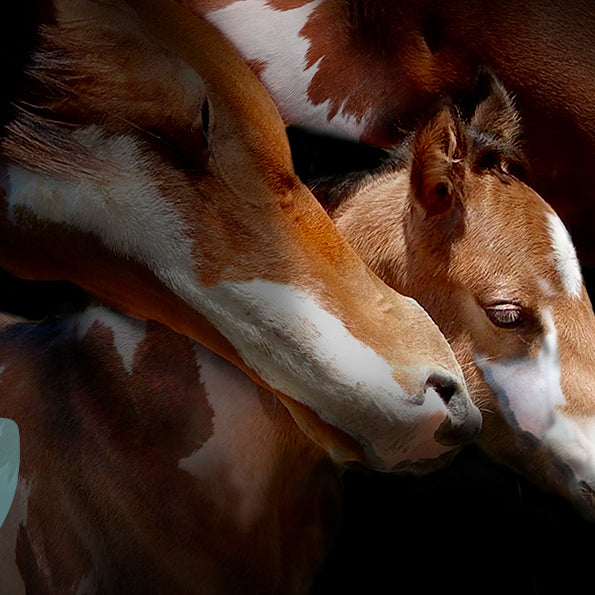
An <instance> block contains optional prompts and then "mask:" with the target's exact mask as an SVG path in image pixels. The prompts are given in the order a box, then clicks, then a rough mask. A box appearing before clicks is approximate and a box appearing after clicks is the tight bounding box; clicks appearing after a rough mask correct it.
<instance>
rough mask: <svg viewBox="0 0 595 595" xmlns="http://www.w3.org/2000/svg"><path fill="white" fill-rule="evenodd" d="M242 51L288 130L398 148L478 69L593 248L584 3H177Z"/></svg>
mask: <svg viewBox="0 0 595 595" xmlns="http://www.w3.org/2000/svg"><path fill="white" fill-rule="evenodd" d="M184 1H185V3H186V4H188V5H190V6H192V8H193V9H194V10H196V11H198V12H200V13H201V14H204V15H206V16H207V18H208V19H209V20H210V21H211V22H212V23H213V24H215V25H216V26H217V27H218V28H219V29H220V30H221V31H222V32H223V33H224V34H225V35H226V37H227V38H228V39H229V40H230V41H231V42H232V43H233V44H234V45H235V47H236V48H238V49H239V50H240V52H241V54H242V55H243V56H244V58H245V59H246V60H248V61H250V62H251V64H252V65H253V67H254V70H255V71H256V72H257V73H258V74H259V76H260V78H261V80H262V81H263V82H264V83H265V85H266V87H267V88H268V89H269V91H270V92H271V94H272V96H273V98H274V100H275V103H276V104H277V106H278V107H279V109H280V111H281V114H282V115H283V117H284V118H285V119H286V121H287V122H290V123H294V124H301V125H304V126H310V127H314V128H316V129H317V130H319V131H324V130H327V131H335V132H338V133H341V134H347V135H349V136H351V137H357V138H361V139H362V140H366V141H368V142H371V143H376V144H381V145H388V144H391V143H394V142H395V141H400V140H401V137H402V131H403V129H405V130H411V129H412V125H413V124H414V123H415V122H416V121H417V120H419V119H420V118H423V117H424V114H426V110H427V109H428V107H431V106H432V105H433V103H434V102H435V100H436V98H438V97H440V96H442V95H450V94H452V93H459V92H464V91H465V90H466V89H468V88H469V86H470V85H471V84H472V82H473V80H474V79H475V72H476V68H477V65H478V64H487V65H488V66H489V67H490V68H491V69H493V70H494V71H496V72H497V73H498V75H499V76H500V78H501V79H502V80H503V82H504V84H505V85H506V87H507V88H509V89H511V90H512V91H513V92H514V93H515V95H516V96H517V99H518V105H519V107H520V110H521V114H522V116H523V121H524V124H525V130H526V134H525V139H526V152H527V156H528V158H529V160H530V163H531V166H532V169H533V171H534V173H535V177H534V179H533V180H532V183H535V184H536V188H537V190H538V191H539V192H540V194H542V196H544V197H545V198H546V200H548V201H549V202H550V203H551V204H552V205H553V206H554V208H555V209H556V210H557V211H558V212H559V213H561V214H562V216H563V218H564V220H566V221H567V222H568V223H570V224H571V228H572V232H573V236H575V237H576V239H577V240H578V241H579V248H580V256H581V261H583V262H584V263H585V264H587V265H589V266H595V250H594V249H593V245H592V243H591V238H592V225H591V221H592V220H593V216H594V215H595V202H594V201H593V200H592V180H591V164H592V162H593V159H594V158H595V108H594V107H593V106H595V77H594V76H593V73H594V72H595V45H594V44H593V41H592V40H593V37H594V36H595V10H594V9H593V5H592V3H589V2H587V1H586V0H570V1H568V2H566V1H565V0H551V1H549V2H542V1H541V0H526V1H524V2H522V3H521V2H516V1H515V0H499V1H498V2H467V1H465V0H453V1H450V2H426V1H420V0H412V1H408V2H386V1H385V0H350V1H348V2H346V1H343V0H184Z"/></svg>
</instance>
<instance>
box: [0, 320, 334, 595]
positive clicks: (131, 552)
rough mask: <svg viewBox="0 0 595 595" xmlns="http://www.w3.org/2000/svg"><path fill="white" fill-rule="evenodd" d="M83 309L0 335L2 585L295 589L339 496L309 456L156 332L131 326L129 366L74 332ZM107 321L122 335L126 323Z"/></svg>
mask: <svg viewBox="0 0 595 595" xmlns="http://www.w3.org/2000/svg"><path fill="white" fill-rule="evenodd" d="M99 312H101V310H100V311H99ZM88 315H92V316H93V315H94V314H93V310H91V311H90V313H88V314H82V315H80V316H73V317H71V318H67V319H63V320H60V321H53V322H46V323H44V324H43V325H39V326H35V325H31V324H15V323H14V322H12V323H9V324H8V325H7V326H5V327H4V328H3V329H2V332H1V333H0V360H1V361H2V365H3V366H4V369H3V373H2V380H1V382H0V416H2V417H8V418H10V419H13V420H15V421H16V422H17V423H18V426H19V429H20V437H21V467H20V472H19V488H18V492H17V496H16V500H15V502H14V504H13V506H12V509H11V512H10V514H9V516H8V517H7V519H6V522H5V523H4V525H3V526H2V527H1V528H0V560H2V564H3V566H2V574H3V581H2V592H6V593H9V592H10V593H11V594H12V595H16V594H17V593H20V592H21V590H22V588H25V589H26V592H49V593H62V592H70V591H76V590H77V589H84V590H85V592H86V593H103V592H110V593H164V592H168V593H205V594H207V593H208V594H213V593H229V592H242V593H259V594H261V593H302V592H304V591H305V590H306V589H307V588H308V586H309V584H310V582H311V581H312V579H313V577H314V574H315V572H316V570H317V569H318V568H319V566H320V564H321V562H322V560H323V557H324V554H325V553H326V550H327V549H328V546H329V541H330V536H331V535H332V534H333V533H334V528H335V526H336V523H337V519H338V507H339V504H340V499H341V494H340V485H339V480H338V470H337V469H336V467H335V466H334V465H333V464H332V463H331V462H330V460H329V459H328V457H327V456H326V454H325V453H324V451H323V450H321V449H320V448H318V447H316V446H315V445H314V444H313V443H312V442H311V441H310V440H309V439H308V438H306V436H305V435H304V434H303V433H302V432H301V431H300V430H298V428H297V427H296V425H295V424H294V422H293V420H292V419H291V417H290V416H289V414H288V412H287V411H286V410H285V408H283V407H281V406H279V405H278V404H276V400H275V397H274V396H273V395H272V394H270V393H266V392H265V391H261V390H260V389H258V388H257V387H256V386H255V385H253V384H251V383H250V382H249V381H248V380H247V379H246V378H242V375H241V373H239V372H238V371H237V370H234V369H233V368H232V367H231V366H230V365H229V364H227V363H226V362H223V361H222V360H220V359H218V358H217V357H216V356H214V355H212V354H211V355H208V354H207V352H206V350H204V349H202V348H199V347H196V346H194V345H193V343H192V341H190V340H188V339H186V338H184V337H181V336H178V335H176V334H175V333H173V332H172V331H169V330H168V329H166V328H163V327H160V326H158V325H155V324H149V325H148V326H147V327H146V333H145V335H144V337H143V338H142V340H141V342H140V343H139V344H138V346H137V349H136V353H135V357H134V361H133V363H132V369H131V370H130V372H128V371H127V370H126V369H125V368H124V366H123V363H122V360H121V358H120V356H119V354H118V352H117V351H116V349H115V345H114V335H113V333H112V331H111V330H110V328H109V326H104V324H103V323H102V322H95V323H94V324H93V325H92V326H91V327H90V328H89V330H88V331H87V332H86V334H85V335H84V337H82V338H80V337H78V336H77V333H76V329H77V326H78V325H81V324H84V320H85V316H88ZM101 316H102V315H101V314H100V317H101ZM111 317H112V320H113V319H114V318H115V319H116V324H117V326H118V327H119V332H120V333H123V336H124V337H126V338H129V339H130V340H134V336H135V333H137V332H138V330H137V329H138V323H137V322H134V321H132V320H127V319H126V318H125V317H123V316H119V315H115V314H111ZM100 319H101V318H100ZM79 328H80V327H79ZM120 336H122V335H120ZM197 354H198V356H197ZM197 357H198V359H197ZM199 366H200V367H199ZM213 379H216V382H217V386H218V389H219V390H220V391H221V392H220V393H219V394H218V393H213V392H212V391H211V392H209V393H207V388H208V387H209V386H211V387H212V386H213V385H212V384H210V385H209V384H208V382H209V381H210V382H211V383H212V382H213V381H214V380H213ZM15 386H18V387H19V389H18V390H15V389H14V387H15ZM226 391H227V392H229V394H225V393H226ZM234 391H235V392H234ZM238 391H240V392H239V393H238ZM234 400H235V401H237V407H238V408H239V413H237V412H236V411H234V409H233V407H231V406H230V403H233V402H234ZM215 416H216V418H215ZM215 430H217V433H216V434H214V432H215ZM205 444H208V445H209V446H208V448H209V449H210V453H211V454H210V455H207V456H206V457H204V456H203V458H202V459H201V458H200V457H201V450H202V448H203V447H204V446H205ZM196 453H198V454H197V456H198V457H199V458H198V460H197V462H194V463H192V462H190V463H189V462H186V463H184V461H185V460H186V459H188V457H191V456H192V455H193V454H196ZM188 460H189V461H192V459H188ZM246 475H249V480H248V479H247V478H246V477H245V476H246ZM240 478H241V479H240Z"/></svg>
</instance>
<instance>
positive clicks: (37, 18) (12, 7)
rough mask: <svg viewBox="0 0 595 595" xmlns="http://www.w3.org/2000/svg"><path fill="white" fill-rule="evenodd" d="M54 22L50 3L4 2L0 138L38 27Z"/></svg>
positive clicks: (0, 34) (0, 42) (46, 0)
mask: <svg viewBox="0 0 595 595" xmlns="http://www.w3.org/2000/svg"><path fill="white" fill-rule="evenodd" d="M54 20H55V17H54V10H53V5H52V3H51V2H50V0H27V2H5V3H4V5H3V6H2V20H1V24H0V57H1V59H2V60H1V65H2V87H1V88H0V136H3V132H4V130H3V129H4V126H5V125H6V123H7V122H8V121H9V120H10V119H11V118H12V117H13V115H14V101H15V99H16V98H18V97H19V96H20V94H21V92H22V90H23V86H24V84H25V78H26V75H25V71H26V67H27V65H28V64H29V63H30V59H31V54H32V52H33V50H34V48H35V47H37V45H38V44H39V26H40V24H42V23H53V22H54Z"/></svg>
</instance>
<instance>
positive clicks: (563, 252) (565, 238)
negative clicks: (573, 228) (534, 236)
mask: <svg viewBox="0 0 595 595" xmlns="http://www.w3.org/2000/svg"><path fill="white" fill-rule="evenodd" d="M548 230H549V232H550V237H551V241H552V249H553V257H554V263H555V265H556V271H557V272H558V275H559V277H560V280H561V281H562V285H563V287H564V289H565V290H566V292H567V293H568V295H570V296H571V297H581V295H582V287H583V276H582V274H581V267H580V264H579V262H578V258H577V256H576V250H575V248H574V245H573V243H572V239H571V238H570V234H569V233H568V230H567V229H566V227H565V226H564V223H562V220H561V219H560V217H558V215H556V214H555V213H548Z"/></svg>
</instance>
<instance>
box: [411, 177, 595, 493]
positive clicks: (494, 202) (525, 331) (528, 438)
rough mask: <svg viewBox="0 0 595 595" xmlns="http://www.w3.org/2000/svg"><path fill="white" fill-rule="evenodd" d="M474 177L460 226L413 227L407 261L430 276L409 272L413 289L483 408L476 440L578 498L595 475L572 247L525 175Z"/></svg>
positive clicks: (590, 385)
mask: <svg viewBox="0 0 595 595" xmlns="http://www.w3.org/2000/svg"><path fill="white" fill-rule="evenodd" d="M473 178H474V176H472V175H470V179H469V184H468V185H467V189H468V194H467V197H466V201H465V213H464V226H465V230H464V231H463V232H462V233H463V235H462V236H461V237H460V238H458V239H451V240H449V238H445V237H443V238H442V240H441V241H442V242H443V244H442V245H443V247H444V252H438V251H436V250H433V249H432V248H431V246H430V245H431V244H432V239H435V238H432V234H429V235H428V234H426V236H425V238H424V237H423V234H420V236H418V237H417V241H418V242H419V244H420V245H422V243H423V242H426V243H425V245H424V248H425V249H422V250H420V254H419V255H420V256H421V254H424V255H425V258H419V259H418V258H416V259H414V261H415V262H416V263H417V267H419V268H417V270H418V271H420V272H421V271H423V275H421V276H426V278H427V279H431V280H432V281H431V283H430V284H428V285H427V286H426V287H425V288H422V287H421V284H419V283H415V286H416V288H417V291H416V293H415V295H416V297H417V299H419V300H420V302H421V303H423V304H424V305H425V306H426V307H427V308H428V311H429V312H430V313H431V315H432V316H433V317H434V319H435V320H436V321H437V323H438V324H439V326H440V327H441V329H442V330H443V331H444V332H445V334H446V336H447V337H448V338H449V340H450V342H451V345H452V346H453V349H454V350H455V353H457V355H458V358H459V361H460V362H461V363H462V366H463V368H464V370H465V374H466V379H467V382H468V384H469V387H470V390H471V393H472V395H473V398H474V400H475V402H476V404H477V405H478V406H479V407H480V408H481V409H482V410H483V412H484V416H483V417H484V430H483V432H482V433H481V435H480V438H479V442H480V444H482V446H484V447H485V448H486V450H488V451H489V452H490V453H492V454H494V455H495V456H496V457H497V458H499V459H501V460H503V461H505V462H507V463H509V464H511V465H512V466H514V467H515V468H517V469H520V470H522V471H524V472H525V473H527V474H529V475H530V476H531V478H533V479H535V480H537V481H539V482H540V483H544V484H545V485H546V486H548V487H554V488H555V489H557V490H559V491H562V492H563V493H565V494H567V495H569V496H571V497H572V498H573V499H576V498H579V499H582V497H583V496H584V495H586V494H590V489H591V488H590V487H589V486H592V485H593V484H594V483H595V433H594V432H593V429H594V428H595V424H594V423H593V421H594V417H593V416H594V413H595V377H594V375H593V372H594V370H595V358H594V357H593V350H592V348H591V346H592V344H593V341H594V340H595V318H594V316H593V310H592V308H591V304H590V301H589V298H588V296H587V293H586V291H585V289H584V287H583V283H582V277H581V273H580V268H579V265H578V262H577V259H576V255H575V252H574V248H573V246H572V243H571V240H570V237H569V235H568V233H567V232H566V229H565V227H564V225H563V223H562V222H561V220H560V219H559V218H558V217H557V215H556V214H555V213H554V212H553V211H552V210H551V209H550V208H549V207H548V206H547V205H546V204H545V203H544V202H543V201H542V200H541V199H540V198H539V197H538V196H537V195H536V194H535V193H534V192H533V191H531V190H530V189H529V188H528V187H526V186H524V185H523V184H522V183H520V182H518V181H517V180H514V179H511V180H507V181H503V180H502V179H500V178H498V177H496V176H488V177H485V178H475V179H473ZM438 235H440V234H438ZM428 240H430V242H429V244H430V245H429V244H428ZM414 261H412V262H411V264H413V262H414ZM588 501H590V496H588Z"/></svg>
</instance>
